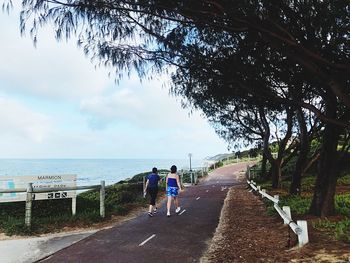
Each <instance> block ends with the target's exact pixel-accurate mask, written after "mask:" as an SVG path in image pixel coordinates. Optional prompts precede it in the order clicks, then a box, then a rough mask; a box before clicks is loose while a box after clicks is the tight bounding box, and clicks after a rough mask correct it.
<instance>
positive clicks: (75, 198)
mask: <svg viewBox="0 0 350 263" xmlns="http://www.w3.org/2000/svg"><path fill="white" fill-rule="evenodd" d="M76 213H77V197H76V196H73V197H72V215H73V216H75V215H76Z"/></svg>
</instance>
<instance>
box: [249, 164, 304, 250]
mask: <svg viewBox="0 0 350 263" xmlns="http://www.w3.org/2000/svg"><path fill="white" fill-rule="evenodd" d="M247 169H249V166H248V168H247ZM247 183H248V185H249V186H250V187H251V188H252V189H253V190H254V191H256V192H258V193H259V194H261V197H265V198H267V199H269V200H270V201H272V202H273V203H274V205H273V207H274V208H275V210H276V211H277V212H278V214H279V215H280V216H281V217H282V219H283V222H284V224H285V225H288V226H289V227H290V228H291V229H292V231H293V232H294V233H295V234H296V235H297V236H298V245H299V247H302V246H304V245H305V244H307V243H309V235H308V230H307V221H305V220H298V221H297V223H295V222H294V221H293V220H292V216H291V212H290V207H289V206H283V207H282V209H281V208H280V207H279V206H278V203H279V197H278V195H275V196H271V195H269V194H267V193H266V191H265V189H260V186H256V183H255V182H254V181H253V180H247Z"/></svg>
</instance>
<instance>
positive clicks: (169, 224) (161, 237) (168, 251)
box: [39, 163, 247, 263]
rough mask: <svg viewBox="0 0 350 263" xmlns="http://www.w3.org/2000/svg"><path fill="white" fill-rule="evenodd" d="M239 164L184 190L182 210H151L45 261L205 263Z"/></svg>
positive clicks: (239, 168) (234, 181) (240, 166)
mask: <svg viewBox="0 0 350 263" xmlns="http://www.w3.org/2000/svg"><path fill="white" fill-rule="evenodd" d="M246 165H247V164H246V163H238V164H235V165H230V166H226V167H222V168H219V169H216V170H215V171H213V172H212V173H211V174H210V175H209V176H208V177H207V178H206V179H205V180H204V181H203V182H201V183H200V184H198V185H196V186H191V187H187V188H186V190H185V191H183V192H181V193H180V195H179V201H180V206H181V209H182V210H181V212H180V213H179V214H178V215H176V214H175V211H174V208H173V207H172V211H171V213H172V214H171V217H166V207H165V203H163V204H162V206H161V207H160V208H159V209H158V213H157V214H156V215H155V216H153V217H149V216H148V215H147V214H146V209H145V214H143V215H140V216H139V217H137V218H135V219H133V220H130V221H128V222H126V223H124V224H122V225H119V226H116V227H113V228H110V229H106V230H101V231H99V232H97V233H96V234H93V235H91V236H89V237H87V238H85V239H83V240H81V241H79V242H78V243H75V244H73V245H72V246H70V247H67V248H65V249H63V250H60V251H58V252H57V253H55V254H53V255H51V256H49V257H47V258H45V259H42V260H41V261H39V262H60V263H61V262H74V263H77V262H84V263H86V262H122V263H133V262H137V263H141V262H155V263H156V262H159V263H160V262H161V263H164V262H172V263H175V262H181V263H184V262H199V260H200V257H201V256H202V254H203V253H204V251H205V249H206V248H207V245H208V243H209V242H210V240H211V239H212V237H213V234H214V232H215V229H216V227H217V225H218V222H219V217H220V212H221V208H222V205H223V203H224V199H225V197H226V193H227V191H228V188H229V187H231V186H233V185H235V184H238V183H239V182H238V181H237V180H236V175H237V173H238V172H239V171H242V170H245V169H246Z"/></svg>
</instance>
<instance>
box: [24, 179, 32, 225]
mask: <svg viewBox="0 0 350 263" xmlns="http://www.w3.org/2000/svg"><path fill="white" fill-rule="evenodd" d="M32 202H33V184H32V183H29V184H28V186H27V198H26V212H25V218H24V223H25V225H26V226H27V227H30V226H31V219H32Z"/></svg>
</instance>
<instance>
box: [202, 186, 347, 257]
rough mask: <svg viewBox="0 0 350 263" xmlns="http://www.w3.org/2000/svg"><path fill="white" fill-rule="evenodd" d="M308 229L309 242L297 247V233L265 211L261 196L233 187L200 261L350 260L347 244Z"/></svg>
mask: <svg viewBox="0 0 350 263" xmlns="http://www.w3.org/2000/svg"><path fill="white" fill-rule="evenodd" d="M308 228H309V239H310V243H309V244H307V245H306V246H304V247H303V248H298V247H297V246H296V242H297V240H296V235H295V234H294V233H293V232H292V231H290V230H289V227H288V226H284V225H283V221H282V219H281V218H279V217H277V216H268V215H267V214H266V209H265V205H264V203H263V202H262V201H261V200H260V197H258V196H256V195H254V194H253V193H252V192H249V191H248V189H247V188H246V187H245V186H234V187H232V188H231V189H230V191H229V192H228V194H227V196H226V199H225V202H224V206H223V209H222V211H221V217H220V222H219V225H218V227H217V229H216V232H215V234H214V237H213V239H212V241H211V243H210V245H209V248H208V250H207V251H206V253H205V255H204V256H203V257H202V259H201V262H202V263H209V262H213V263H214V262H215V263H218V262H279V263H282V262H310V263H311V262H339V263H340V262H341V263H345V262H350V246H349V245H347V244H345V243H342V242H339V241H336V240H334V239H333V238H332V237H330V236H327V235H326V234H325V233H321V232H320V231H317V230H315V229H313V228H312V226H310V224H309V226H308Z"/></svg>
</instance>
